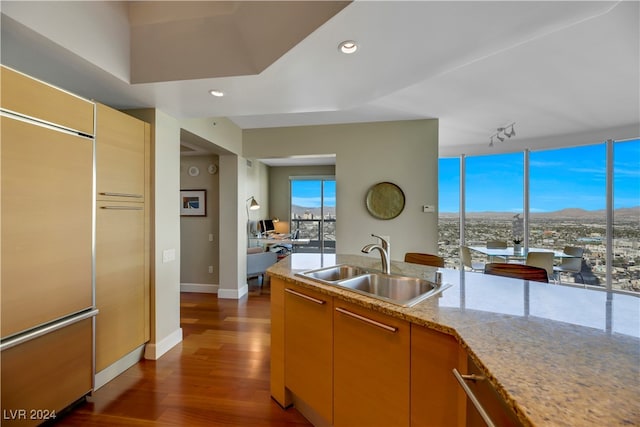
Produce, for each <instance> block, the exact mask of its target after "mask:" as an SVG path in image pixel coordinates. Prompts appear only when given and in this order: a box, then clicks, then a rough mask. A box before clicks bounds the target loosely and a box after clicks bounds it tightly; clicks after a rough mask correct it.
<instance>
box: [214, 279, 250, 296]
mask: <svg viewBox="0 0 640 427" xmlns="http://www.w3.org/2000/svg"><path fill="white" fill-rule="evenodd" d="M248 293H249V285H247V284H246V283H245V285H244V286H242V287H241V288H240V289H218V298H223V299H240V298H242V297H243V296H245V295H247V294H248Z"/></svg>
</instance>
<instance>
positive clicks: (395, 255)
mask: <svg viewBox="0 0 640 427" xmlns="http://www.w3.org/2000/svg"><path fill="white" fill-rule="evenodd" d="M243 141H244V155H245V156H246V157H256V158H268V157H287V156H292V155H312V154H335V155H336V193H337V194H336V197H337V207H336V209H337V210H336V216H337V221H336V250H337V252H338V253H345V254H354V253H360V249H361V248H362V246H364V245H365V244H367V243H369V242H372V241H373V240H374V239H373V238H372V237H370V234H371V233H376V234H381V235H388V236H390V237H391V247H392V251H391V257H392V259H394V260H401V259H403V257H404V253H405V252H410V251H417V252H430V253H437V248H438V245H437V243H438V232H437V231H438V227H437V220H438V213H437V208H436V212H434V213H423V212H422V205H425V204H429V205H434V206H436V207H437V204H438V121H437V120H412V121H397V122H377V123H359V124H344V125H329V126H300V127H289V128H268V129H250V130H245V131H243ZM381 181H390V182H393V183H395V184H397V185H398V186H400V188H401V189H402V190H403V192H404V194H405V198H406V204H405V209H404V211H403V212H402V213H401V214H400V215H399V216H398V217H397V218H394V219H392V220H379V219H376V218H374V217H372V216H371V215H369V213H368V212H367V210H366V207H365V203H364V199H365V195H366V192H367V190H368V189H369V187H370V186H372V185H374V184H376V183H378V182H381ZM283 191H286V189H283Z"/></svg>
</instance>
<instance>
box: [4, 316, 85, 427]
mask: <svg viewBox="0 0 640 427" xmlns="http://www.w3.org/2000/svg"><path fill="white" fill-rule="evenodd" d="M92 322H93V319H91V318H89V319H85V320H81V321H80V322H77V323H74V324H72V325H69V326H66V327H64V328H62V329H59V330H57V331H54V332H51V333H48V334H46V335H43V336H41V337H39V338H35V339H33V340H31V341H27V342H25V343H23V344H20V345H17V346H15V347H11V348H9V349H6V350H4V351H2V353H0V354H1V358H2V376H1V386H0V387H1V389H2V395H1V396H2V397H1V399H2V405H1V406H2V416H3V419H2V425H3V426H35V425H39V424H41V423H43V422H46V421H51V420H52V419H55V418H52V416H53V417H57V416H58V415H59V412H60V411H61V410H62V409H64V408H65V407H67V406H68V405H70V404H71V403H73V402H74V401H75V400H77V399H79V398H81V397H82V396H84V395H85V394H87V393H89V392H90V391H91V386H92V365H93V363H92V361H93V344H92V343H93V340H92V334H93V331H92V329H93V324H92Z"/></svg>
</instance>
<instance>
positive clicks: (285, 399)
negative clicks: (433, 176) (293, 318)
mask: <svg viewBox="0 0 640 427" xmlns="http://www.w3.org/2000/svg"><path fill="white" fill-rule="evenodd" d="M285 287H286V283H285V281H284V280H282V279H279V278H277V277H272V278H271V369H270V387H271V397H273V399H274V400H275V401H276V402H278V403H279V404H280V406H282V407H283V408H287V407H289V406H291V404H292V403H293V402H292V399H291V393H290V392H289V391H288V390H287V388H286V386H285V380H284V375H285V374H284V372H285V358H284V342H285V340H284V334H285V321H284V289H285Z"/></svg>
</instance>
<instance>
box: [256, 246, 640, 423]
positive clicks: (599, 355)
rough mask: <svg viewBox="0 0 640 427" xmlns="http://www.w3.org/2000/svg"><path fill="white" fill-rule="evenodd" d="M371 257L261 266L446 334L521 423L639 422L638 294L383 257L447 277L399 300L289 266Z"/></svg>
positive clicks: (307, 257) (366, 261) (413, 271)
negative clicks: (407, 302) (421, 294)
mask: <svg viewBox="0 0 640 427" xmlns="http://www.w3.org/2000/svg"><path fill="white" fill-rule="evenodd" d="M335 264H351V265H357V266H361V267H365V268H374V269H379V268H380V261H379V258H374V257H369V256H359V255H334V254H325V255H320V254H292V255H290V256H289V257H287V258H285V259H283V260H282V261H280V262H278V263H276V264H274V265H273V266H272V267H271V268H270V269H269V270H268V274H269V275H270V276H272V277H279V278H281V279H283V280H285V281H295V282H296V283H298V284H299V285H301V286H305V287H309V288H312V289H314V290H316V291H318V292H321V293H325V294H328V295H332V296H336V297H339V298H342V299H344V300H347V301H350V302H353V303H356V304H359V305H361V306H364V307H367V308H370V309H372V310H376V311H379V312H382V313H385V314H388V315H391V316H394V317H398V318H401V319H404V320H408V321H410V322H413V323H415V324H419V325H422V326H426V327H429V328H432V329H436V330H439V331H442V332H445V333H448V334H450V335H452V336H454V337H455V338H456V339H457V340H458V342H460V344H461V345H462V346H463V348H465V349H466V350H467V351H468V352H469V354H470V356H471V357H472V358H473V359H474V360H475V361H476V362H477V363H478V365H479V366H480V367H481V369H483V370H484V372H485V374H486V375H487V377H488V378H489V380H490V381H491V382H492V383H493V385H494V387H495V388H496V389H497V391H498V392H499V393H500V394H501V395H502V396H503V397H504V398H505V400H506V401H507V402H508V404H509V405H510V406H511V407H512V408H513V409H514V410H515V412H516V414H517V415H518V417H520V419H521V421H522V422H523V424H525V425H535V426H572V427H573V426H581V427H586V426H598V427H600V426H613V425H640V298H638V297H636V296H633V295H624V294H618V293H612V292H604V291H599V290H588V289H582V288H577V287H570V286H563V285H556V284H552V283H550V284H547V283H539V282H528V281H523V280H518V279H510V278H505V277H499V276H490V275H485V274H482V273H472V272H464V271H460V270H453V269H444V268H440V269H436V268H434V267H427V266H421V265H417V264H407V263H403V262H396V261H393V262H392V266H391V272H392V273H398V274H405V275H407V276H415V277H424V278H427V279H429V278H432V277H433V276H434V272H435V271H436V270H437V271H440V272H442V277H443V282H444V283H445V284H450V285H451V287H450V288H448V289H446V290H445V291H444V292H443V293H442V294H441V295H439V296H436V297H432V298H430V299H427V300H425V301H423V302H420V303H418V304H416V305H415V306H413V307H402V306H398V305H395V304H392V303H387V302H384V301H380V300H377V299H374V298H370V297H367V296H364V295H360V294H356V293H354V292H351V291H349V290H343V289H341V288H338V287H336V286H331V285H324V284H321V283H319V282H316V281H313V280H310V279H306V278H304V277H300V276H296V273H298V272H301V271H305V270H310V269H315V268H320V267H328V266H331V265H335Z"/></svg>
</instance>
